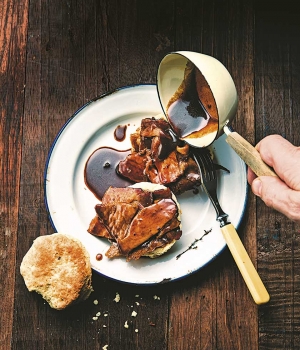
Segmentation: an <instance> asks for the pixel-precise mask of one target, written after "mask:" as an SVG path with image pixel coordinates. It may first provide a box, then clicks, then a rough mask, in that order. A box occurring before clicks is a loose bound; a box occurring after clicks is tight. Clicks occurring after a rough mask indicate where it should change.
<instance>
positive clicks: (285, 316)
mask: <svg viewBox="0 0 300 350" xmlns="http://www.w3.org/2000/svg"><path fill="white" fill-rule="evenodd" d="M299 18H300V13H299V10H298V9H297V6H296V4H295V3H294V2H293V1H292V0H287V1H286V2H285V3H284V4H282V3H280V2H279V1H270V0H263V1H254V0H252V1H247V2H244V1H238V0H202V1H196V0H187V1H185V2H178V1H174V0H166V1H160V0H154V1H151V2H149V1H136V0H126V1H117V0H112V1H108V0H101V1H96V0H88V1H84V0H77V1H68V2H64V1H59V0H53V1H51V3H50V2H49V3H48V2H45V1H38V0H32V1H30V2H29V1H20V0H2V1H1V2H0V97H1V100H0V113H1V123H0V169H1V173H0V174H1V175H0V179H1V187H0V228H1V236H0V252H1V253H0V257H1V265H0V278H1V287H0V288H1V289H0V296H1V306H2V308H1V314H0V348H1V350H2V349H4V350H6V349H16V350H19V349H47V350H51V349H53V350H56V349H62V350H64V349H67V350H69V349H100V350H101V349H102V348H103V347H104V346H105V345H108V350H112V349H113V350H119V349H126V350H140V349H143V350H148V349H149V350H150V349H151V350H153V349H157V350H181V349H183V350H186V349H197V350H198V349H201V350H202V349H205V350H206V349H208V350H210V349H222V350H233V349H234V350H235V349H241V350H244V349H251V350H252V349H253V350H255V349H260V350H261V349H263V350H264V349H272V350H273V349H274V350H276V349H278V350H282V349H297V348H298V347H299V344H300V303H299V287H300V278H299V268H300V246H299V239H300V238H299V237H300V235H299V233H300V227H299V225H296V224H294V223H292V222H291V221H289V220H288V219H286V218H285V217H284V216H282V215H281V214H278V213H277V212H275V211H273V210H272V209H270V208H267V207H266V206H265V205H264V204H263V203H262V202H261V201H260V200H259V199H256V198H255V197H254V195H252V193H251V192H250V191H249V196H248V202H247V208H246V210H245V215H244V218H243V221H242V222H241V224H240V226H239V227H238V232H239V235H240V237H241V240H242V241H243V243H244V245H245V247H246V250H247V251H248V253H249V255H250V257H251V260H252V261H253V262H254V265H255V266H257V269H258V272H259V274H260V276H261V278H262V280H263V282H264V284H265V286H266V287H267V289H268V292H269V293H270V296H271V301H270V303H269V304H266V305H264V306H261V307H257V306H256V305H255V303H254V302H253V300H252V298H251V295H250V293H249V291H248V290H247V287H246V285H245V283H244V281H243V279H242V277H241V275H240V273H239V271H238V269H237V267H236V265H235V263H234V261H233V259H232V256H231V254H230V253H229V251H228V250H227V249H225V250H224V251H223V252H222V253H221V254H220V255H219V256H218V257H216V259H215V260H214V261H213V262H212V263H210V264H209V265H207V266H205V267H204V268H203V269H201V270H200V271H198V272H196V273H194V274H192V275H190V276H188V277H187V278H185V279H182V280H179V281H175V282H172V283H166V284H161V285H157V286H148V287H145V286H132V285H126V284H121V283H119V282H116V281H112V280H109V279H106V278H104V277H103V276H100V275H98V274H96V273H94V274H93V286H94V292H93V293H92V295H91V297H90V298H89V299H88V300H87V301H86V302H84V303H82V304H80V305H78V306H76V307H74V308H70V309H69V310H65V311H62V312H57V311H55V310H52V309H51V308H50V307H49V306H48V305H47V303H46V302H44V301H43V300H42V298H41V297H40V296H39V295H37V294H34V293H29V292H28V291H27V289H26V287H25V285H24V281H23V279H22V278H21V276H20V274H19V266H20V263H21V260H22V258H23V256H24V255H25V253H26V252H27V250H28V249H29V247H30V245H31V243H32V241H33V240H34V239H35V238H36V237H37V236H39V235H44V234H50V233H52V232H54V228H53V227H51V225H50V222H49V220H48V214H47V211H46V208H45V205H44V176H43V173H44V168H45V162H46V160H47V156H48V151H49V149H50V147H51V144H52V142H53V140H54V139H55V137H56V135H57V133H58V132H59V130H60V129H61V127H62V126H63V125H64V123H65V122H66V121H67V120H68V119H69V118H70V117H71V116H72V114H73V113H74V112H75V111H76V110H77V109H78V108H80V107H81V106H82V105H84V104H85V103H87V102H88V101H89V100H90V99H92V98H94V97H96V96H99V95H101V94H103V93H106V92H108V91H112V90H114V89H116V88H118V87H120V86H125V85H130V84H139V83H155V82H156V71H157V67H158V64H159V62H160V60H161V59H162V58H163V56H164V55H165V54H166V53H168V52H170V51H174V50H193V51H198V52H202V53H205V54H209V55H213V56H214V57H216V58H217V59H219V60H220V61H221V62H223V63H224V65H225V66H226V67H227V69H228V70H229V72H230V73H231V75H232V77H233V80H234V82H235V84H236V87H237V91H238V96H239V104H238V112H237V116H236V118H235V120H234V123H233V127H234V129H235V130H236V131H237V132H238V133H239V134H241V135H242V136H243V137H245V138H246V139H247V140H248V141H249V142H250V143H251V144H255V143H257V142H258V141H259V140H260V139H262V138H263V137H264V136H266V135H269V134H272V133H278V134H281V135H283V136H284V137H286V138H287V139H288V140H289V141H291V142H292V143H294V144H295V145H298V146H299V145H300V134H299V130H300V118H299V115H300V63H299V62H300V46H299V45H298V42H299V37H300V21H299ZM200 243H201V242H200ZM200 243H199V244H200ZM199 251H200V250H199ZM116 293H119V294H120V297H121V299H120V302H118V303H117V302H116V301H115V300H114V298H115V296H116ZM95 300H97V301H98V304H97V305H96V304H95V303H94V301H95ZM133 310H134V311H136V312H137V315H136V317H134V316H132V311H133ZM98 312H100V315H99V316H98V318H95V317H96V314H97V313H98ZM93 318H94V319H93ZM126 321H127V324H128V326H129V328H126V327H124V325H125V323H126ZM136 330H137V331H136Z"/></svg>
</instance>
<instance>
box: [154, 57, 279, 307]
mask: <svg viewBox="0 0 300 350" xmlns="http://www.w3.org/2000/svg"><path fill="white" fill-rule="evenodd" d="M157 89H158V95H159V98H160V102H161V105H162V108H163V111H164V114H165V116H166V117H167V119H168V121H169V123H170V124H171V126H172V128H173V130H174V131H175V132H176V134H177V136H178V137H179V138H180V139H182V140H184V141H185V142H187V143H188V144H190V145H191V146H193V147H195V148H203V147H207V146H209V145H210V144H212V143H213V141H214V140H215V139H216V138H218V137H219V136H220V135H222V134H223V133H224V132H225V133H226V135H227V138H226V142H227V143H228V144H229V145H230V146H231V147H232V148H233V149H234V150H235V152H236V153H237V154H238V155H239V156H240V157H241V158H242V159H243V160H244V161H245V163H246V164H247V165H248V166H250V167H251V169H252V170H253V171H254V172H255V173H256V174H257V175H258V176H261V175H271V176H277V175H276V174H275V173H274V171H273V170H272V169H271V168H269V166H268V165H266V164H265V163H264V162H263V161H262V159H261V157H260V155H259V153H258V151H257V150H256V149H255V148H254V147H253V146H252V145H251V144H250V143H249V142H248V141H246V140H245V139H244V138H242V137H241V136H240V135H239V134H238V133H236V132H232V131H231V129H230V128H229V127H228V125H227V124H229V123H230V122H231V121H232V119H233V118H234V116H235V114H236V111H237V103H238V96H237V91H236V87H235V84H234V82H233V79H232V77H231V75H230V74H229V72H228V70H227V69H226V68H225V67H224V65H223V64H222V63H221V62H219V61H218V60H217V59H215V58H214V57H211V56H208V55H204V54H200V53H197V52H189V51H178V52H173V53H170V54H167V55H166V56H165V57H164V58H163V59H162V61H161V63H160V65H159V68H158V74H157ZM221 231H222V233H223V236H224V239H225V241H226V243H227V245H228V247H229V249H230V251H231V253H232V256H233V258H234V259H235V261H236V264H237V266H238V267H239V270H240V272H241V274H242V276H243V278H244V280H245V282H246V284H247V286H248V288H249V291H250V292H251V294H252V296H253V298H254V300H255V302H256V303H257V304H264V303H266V302H268V301H269V298H270V297H269V294H268V292H267V290H266V288H265V286H264V285H263V283H262V281H261V279H260V277H259V276H258V273H257V271H256V269H255V268H254V266H253V264H252V262H251V260H250V258H249V256H248V254H247V252H246V250H245V248H244V246H243V244H242V242H241V240H240V238H239V236H238V234H237V232H236V230H235V228H234V227H233V225H232V224H230V222H229V225H227V226H223V227H221Z"/></svg>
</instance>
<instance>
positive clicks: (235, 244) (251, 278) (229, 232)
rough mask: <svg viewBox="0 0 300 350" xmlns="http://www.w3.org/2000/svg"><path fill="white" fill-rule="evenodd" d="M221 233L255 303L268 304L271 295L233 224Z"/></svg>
mask: <svg viewBox="0 0 300 350" xmlns="http://www.w3.org/2000/svg"><path fill="white" fill-rule="evenodd" d="M221 231H222V233H223V236H224V239H225V241H226V243H227V245H228V248H229V250H230V252H231V254H232V256H233V258H234V260H235V262H236V264H237V266H238V268H239V270H240V272H241V274H242V276H243V278H244V280H245V283H246V285H247V287H248V289H249V291H250V293H251V295H252V297H253V299H254V301H255V303H256V304H258V305H260V304H265V303H267V302H268V301H269V300H270V296H269V293H268V292H267V290H266V288H265V286H264V284H263V282H262V280H261V278H260V277H259V275H258V273H257V271H256V269H255V267H254V265H253V264H252V261H251V260H250V257H249V255H248V253H247V251H246V249H245V247H244V246H243V243H242V241H241V240H240V237H239V235H238V234H237V232H236V229H235V228H234V226H233V225H232V224H228V225H226V226H223V227H222V228H221Z"/></svg>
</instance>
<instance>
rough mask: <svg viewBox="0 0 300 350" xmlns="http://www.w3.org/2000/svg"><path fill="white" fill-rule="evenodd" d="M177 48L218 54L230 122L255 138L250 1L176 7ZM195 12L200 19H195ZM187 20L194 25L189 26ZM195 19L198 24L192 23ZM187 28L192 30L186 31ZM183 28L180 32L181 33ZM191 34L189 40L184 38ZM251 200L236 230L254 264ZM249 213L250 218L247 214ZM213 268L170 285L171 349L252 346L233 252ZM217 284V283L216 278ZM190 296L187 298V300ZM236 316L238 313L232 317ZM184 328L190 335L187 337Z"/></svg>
mask: <svg viewBox="0 0 300 350" xmlns="http://www.w3.org/2000/svg"><path fill="white" fill-rule="evenodd" d="M177 15H178V19H177V22H176V33H178V36H176V41H175V49H185V50H194V51H198V52H202V53H205V54H208V55H212V56H214V57H216V58H217V59H219V60H220V61H221V62H222V63H223V64H224V65H225V66H226V67H227V69H228V70H229V72H230V73H231V74H232V77H233V79H234V81H235V83H236V87H237V91H238V95H239V107H238V113H237V116H236V119H235V121H234V126H235V128H236V129H237V131H238V132H240V133H241V134H242V135H243V136H245V137H247V138H248V139H249V141H250V142H253V140H254V67H253V61H254V57H253V36H254V23H253V4H252V2H247V3H241V2H238V1H224V2H219V1H214V2H211V1H209V2H208V1H204V2H199V3H197V4H194V5H193V6H188V4H182V6H180V7H177ZM196 17H197V18H198V20H196ZM188 19H190V20H191V21H192V23H193V27H192V28H190V27H187V26H186V23H187V21H188ZM196 23H197V25H196ZM187 30H191V32H188V33H189V35H187V32H186V31H187ZM182 33H184V34H182ZM187 38H190V39H189V40H186V39H187ZM253 212H255V202H254V200H253V197H252V198H249V201H248V204H247V211H246V215H245V218H244V221H243V223H242V225H241V226H240V228H239V233H240V235H241V238H242V240H243V242H244V244H245V246H246V249H247V251H248V252H249V254H250V256H251V258H252V260H253V261H254V263H256V240H255V239H254V237H255V215H253ZM249 213H251V217H250V215H249ZM217 260H219V262H214V263H213V265H212V266H214V268H211V267H209V268H205V269H204V271H203V272H200V273H199V274H198V275H197V276H198V279H197V278H196V277H194V278H193V279H192V281H193V282H192V283H191V285H190V284H188V287H187V288H185V287H184V283H182V285H179V286H178V288H176V289H174V292H173V295H172V298H171V307H170V321H169V322H170V336H169V345H168V348H169V349H243V348H245V344H247V348H249V349H250V348H251V349H255V348H257V346H258V341H257V335H258V333H257V306H256V305H255V304H254V302H253V300H252V298H251V295H250V294H249V292H248V290H247V287H246V286H245V284H244V281H243V279H242V277H241V275H240V273H239V271H238V269H237V267H236V266H235V264H234V262H233V259H232V257H231V255H230V254H229V253H228V251H227V252H226V253H223V254H222V255H221V256H220V257H218V258H217ZM216 281H218V282H217V284H218V286H215V285H214V283H216ZM187 300H188V302H187ZM237 315H238V317H236V316H237ZM185 332H187V334H188V336H185Z"/></svg>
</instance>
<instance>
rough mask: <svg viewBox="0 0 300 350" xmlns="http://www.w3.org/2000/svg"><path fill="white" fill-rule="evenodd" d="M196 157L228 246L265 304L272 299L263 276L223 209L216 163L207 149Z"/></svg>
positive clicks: (253, 291)
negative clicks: (218, 188)
mask: <svg viewBox="0 0 300 350" xmlns="http://www.w3.org/2000/svg"><path fill="white" fill-rule="evenodd" d="M193 155H194V159H195V161H196V163H197V165H198V167H199V170H200V176H201V180H202V187H203V189H204V190H205V192H206V193H207V195H208V197H209V198H210V200H211V202H212V204H213V206H214V208H215V210H216V213H217V221H219V223H220V228H221V231H222V234H223V237H224V239H225V241H226V243H227V246H228V248H229V250H230V252H231V254H232V256H233V258H234V260H235V262H236V264H237V266H238V268H239V270H240V272H241V274H242V276H243V278H244V281H245V283H246V285H247V287H248V289H249V291H250V293H251V295H252V297H253V299H254V301H255V303H256V304H258V305H260V304H265V303H267V302H268V301H269V300H270V296H269V293H268V292H267V290H266V288H265V286H264V284H263V282H262V280H261V278H260V277H259V275H258V273H257V271H256V269H255V267H254V265H253V263H252V261H251V260H250V257H249V255H248V253H247V251H246V249H245V247H244V246H243V243H242V241H241V240H240V237H239V235H238V233H237V231H236V229H235V227H234V226H233V225H232V223H231V222H230V220H229V217H228V214H227V213H225V212H224V211H223V209H222V208H221V205H220V203H219V200H218V196H217V174H216V168H215V164H214V163H213V161H212V158H211V156H210V154H209V151H208V150H206V149H197V150H194V152H193Z"/></svg>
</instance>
